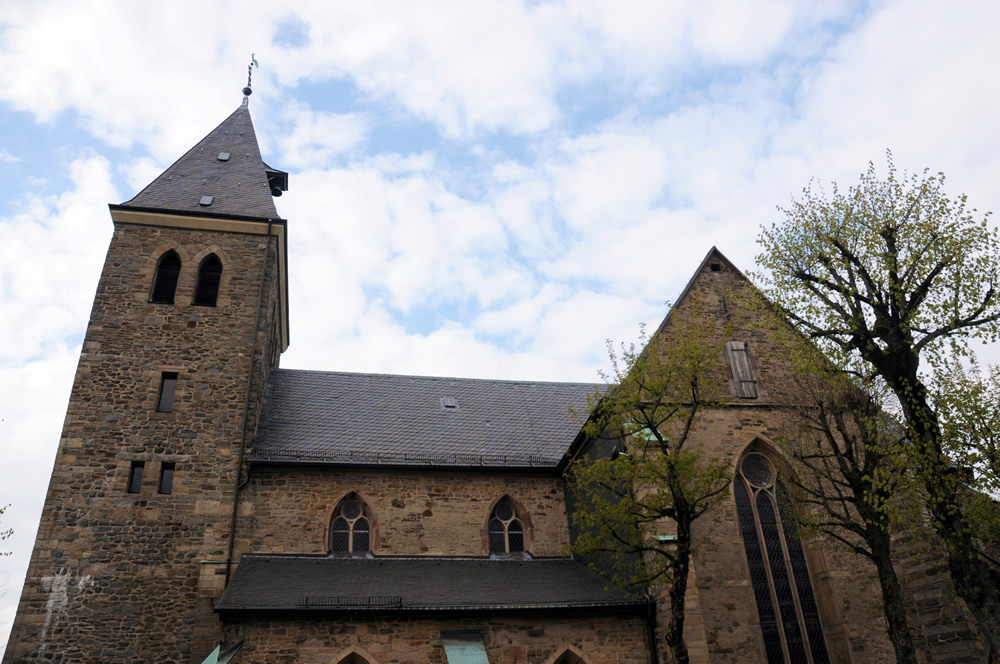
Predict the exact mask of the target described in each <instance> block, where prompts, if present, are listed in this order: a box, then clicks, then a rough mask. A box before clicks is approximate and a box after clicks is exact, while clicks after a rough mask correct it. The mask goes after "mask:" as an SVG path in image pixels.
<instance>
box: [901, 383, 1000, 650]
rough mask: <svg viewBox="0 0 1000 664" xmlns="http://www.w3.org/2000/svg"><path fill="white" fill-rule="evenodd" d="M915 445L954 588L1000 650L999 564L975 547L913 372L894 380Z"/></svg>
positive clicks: (934, 421)
mask: <svg viewBox="0 0 1000 664" xmlns="http://www.w3.org/2000/svg"><path fill="white" fill-rule="evenodd" d="M892 388H893V391H894V392H895V393H896V396H897V397H899V400H900V402H901V404H902V406H903V414H904V416H905V418H906V421H907V424H908V425H909V427H910V431H911V432H912V433H913V437H914V440H913V441H912V442H913V443H914V444H915V445H916V446H918V449H917V450H916V461H917V464H918V467H917V469H916V470H917V471H918V473H919V474H920V477H921V479H922V480H923V484H924V487H925V488H926V490H927V508H928V510H929V511H930V513H931V517H932V525H933V527H934V530H935V531H936V532H937V534H938V535H939V536H940V537H941V539H942V540H943V541H944V544H945V549H946V551H947V556H948V571H949V572H950V573H951V580H952V583H953V584H954V586H955V592H956V594H958V596H959V597H961V598H962V599H963V600H965V603H966V605H967V606H968V607H969V611H971V612H972V615H973V616H975V618H976V622H977V624H978V626H979V629H980V632H982V635H983V636H984V637H985V639H986V641H987V643H988V647H989V650H990V651H991V652H993V653H1000V570H997V569H995V568H993V567H992V566H991V565H990V564H989V563H988V562H987V561H986V559H985V558H983V557H982V556H981V555H979V552H978V551H977V550H976V546H975V538H974V534H973V533H972V531H971V530H970V529H969V525H968V523H967V521H966V519H965V516H964V514H963V513H962V506H961V502H960V498H961V497H960V495H959V492H960V490H961V487H960V485H959V482H958V477H957V475H956V469H955V468H953V467H952V466H951V462H950V459H949V458H948V456H947V455H946V454H945V453H944V450H943V447H942V444H941V428H940V425H939V423H938V421H937V416H936V414H935V413H934V411H933V410H931V408H930V406H929V405H928V401H929V400H928V392H927V388H926V387H925V386H924V385H923V383H922V382H921V381H920V379H919V378H918V377H917V375H916V370H915V367H914V371H913V373H912V374H911V375H910V376H908V377H907V378H905V379H902V380H899V381H895V382H894V384H892Z"/></svg>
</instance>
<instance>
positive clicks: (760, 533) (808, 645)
mask: <svg viewBox="0 0 1000 664" xmlns="http://www.w3.org/2000/svg"><path fill="white" fill-rule="evenodd" d="M733 490H734V493H735V497H736V510H737V512H738V514H739V521H740V531H741V533H742V535H743V546H744V547H745V549H746V555H747V565H748V567H749V570H750V581H751V583H752V585H753V594H754V599H755V601H756V604H757V614H758V616H759V617H760V629H761V634H762V635H763V637H764V650H765V652H766V654H767V661H768V664H786V663H787V664H792V663H795V664H798V663H800V662H802V663H805V664H828V663H829V661H830V658H829V656H828V655H827V652H826V643H825V641H824V639H823V627H822V624H821V622H820V617H819V610H818V609H817V607H816V597H815V595H814V593H813V587H812V582H811V581H810V578H809V568H808V566H807V565H806V558H805V552H804V550H803V548H802V542H801V541H800V539H799V534H798V527H797V525H796V523H795V518H794V515H793V512H792V506H791V504H790V502H789V500H788V496H787V495H786V493H785V491H784V488H783V487H782V485H781V482H780V481H779V479H778V473H777V469H776V467H775V465H774V464H773V463H771V461H770V460H769V459H768V458H767V457H766V456H764V455H763V454H761V453H759V452H758V451H750V452H748V453H746V454H745V455H744V456H743V458H742V459H740V463H739V466H738V471H737V473H736V479H735V481H734V482H733Z"/></svg>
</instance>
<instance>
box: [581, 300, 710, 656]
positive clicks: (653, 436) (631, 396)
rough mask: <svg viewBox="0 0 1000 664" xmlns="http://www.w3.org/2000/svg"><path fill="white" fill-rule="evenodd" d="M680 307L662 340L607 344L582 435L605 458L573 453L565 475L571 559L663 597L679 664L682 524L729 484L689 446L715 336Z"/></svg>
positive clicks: (687, 532)
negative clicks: (593, 560)
mask: <svg viewBox="0 0 1000 664" xmlns="http://www.w3.org/2000/svg"><path fill="white" fill-rule="evenodd" d="M688 309H689V310H688V315H687V316H684V315H683V314H680V312H677V311H676V310H675V312H674V313H672V314H671V317H670V318H669V319H668V326H667V332H666V339H669V343H668V342H667V341H666V339H664V338H662V337H661V336H660V335H657V336H655V337H654V338H653V339H652V340H650V339H647V338H646V335H645V332H644V331H643V332H642V334H641V339H640V346H639V349H637V348H636V346H635V345H625V344H623V345H622V346H621V347H620V350H616V348H615V346H614V345H613V344H612V343H610V342H609V343H608V352H609V355H610V360H611V365H612V370H611V373H610V374H608V375H607V376H605V379H606V380H607V381H608V382H609V383H611V385H610V386H609V388H608V389H607V390H604V391H599V392H598V393H597V394H595V395H594V397H593V399H592V401H591V408H590V412H589V419H588V421H587V424H586V425H585V427H584V431H585V433H586V435H587V436H588V438H589V440H590V442H591V445H592V447H591V448H590V449H592V450H593V449H596V450H604V451H607V450H608V448H609V447H612V448H614V449H613V452H614V453H613V454H612V455H611V456H610V457H609V455H608V454H603V453H596V454H593V455H591V456H590V457H589V458H588V457H587V455H583V456H581V457H580V458H578V459H577V460H575V461H574V463H573V465H572V467H571V469H570V487H571V494H572V495H573V496H574V499H573V500H572V505H573V507H572V508H571V509H572V521H573V524H574V526H575V527H576V529H577V532H578V535H577V537H576V539H575V541H574V544H573V549H574V552H575V553H578V554H585V555H586V554H597V555H599V556H603V560H604V561H605V562H607V565H606V566H604V569H603V570H602V571H604V573H606V574H607V575H608V576H610V577H611V578H612V580H613V581H614V582H615V583H616V584H618V585H619V586H621V587H623V588H626V589H631V590H635V591H638V590H643V591H645V590H646V589H651V590H652V591H653V592H655V593H659V592H662V591H663V590H664V589H666V590H667V595H668V599H669V615H668V617H667V621H666V626H665V628H664V630H663V639H664V642H665V643H666V646H667V648H668V649H669V651H670V653H671V656H672V659H673V661H674V662H677V663H679V664H684V663H686V662H687V661H688V653H687V647H686V645H685V643H684V596H685V593H686V591H687V582H688V572H689V569H690V565H691V554H692V550H693V543H692V527H693V525H694V523H695V521H696V520H697V519H698V518H699V517H701V516H702V515H704V514H705V512H706V511H708V510H709V509H710V508H711V506H712V505H714V504H715V503H716V502H717V500H718V499H719V498H721V497H722V496H723V495H724V493H725V490H726V488H727V487H728V486H729V482H730V479H729V470H728V468H727V467H726V466H725V465H724V464H722V463H721V462H718V461H714V460H711V459H707V458H704V457H703V456H702V455H699V453H698V451H697V450H696V449H692V446H691V445H690V444H689V437H690V433H691V430H692V427H693V426H694V424H695V421H696V419H697V417H698V414H699V412H700V411H701V410H703V409H704V408H706V407H707V406H709V405H710V404H711V403H712V402H713V396H714V395H713V394H712V393H711V385H713V384H717V383H718V381H717V380H715V381H713V380H706V378H708V377H709V376H710V375H711V374H712V373H714V372H716V371H718V370H719V365H720V361H721V359H720V358H721V357H722V346H721V345H720V344H721V342H720V341H718V340H721V339H724V338H725V335H723V334H720V331H719V330H718V329H716V328H715V326H713V325H711V324H708V323H707V322H706V321H705V319H704V318H703V317H701V316H698V315H697V314H696V313H695V315H691V314H692V312H693V311H694V312H696V310H697V307H695V306H693V305H691V306H690V307H689V308H688ZM678 314H679V315H678ZM598 567H600V566H598Z"/></svg>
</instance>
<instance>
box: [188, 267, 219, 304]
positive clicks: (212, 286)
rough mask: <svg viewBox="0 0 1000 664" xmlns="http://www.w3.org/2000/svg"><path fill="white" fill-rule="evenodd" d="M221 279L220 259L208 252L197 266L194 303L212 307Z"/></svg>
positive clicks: (217, 294) (216, 297) (216, 298)
mask: <svg viewBox="0 0 1000 664" xmlns="http://www.w3.org/2000/svg"><path fill="white" fill-rule="evenodd" d="M221 281H222V261H220V260H219V257H218V256H216V255H215V254H209V255H208V256H206V257H205V260H203V261H202V262H201V266H200V267H199V268H198V285H197V287H196V288H195V290H194V303H195V304H197V305H200V306H203V307H214V306H215V303H216V301H217V300H218V299H219V283H220V282H221Z"/></svg>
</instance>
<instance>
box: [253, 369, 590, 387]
mask: <svg viewBox="0 0 1000 664" xmlns="http://www.w3.org/2000/svg"><path fill="white" fill-rule="evenodd" d="M271 373H272V374H276V373H297V374H312V375H323V376H358V377H361V376H367V377H372V378H415V379H419V380H461V381H471V382H478V383H505V384H508V385H523V384H543V385H577V386H582V385H593V386H598V387H600V386H602V385H604V383H600V382H593V383H589V382H584V381H561V380H532V379H520V380H518V379H510V378H469V377H463V376H428V375H421V374H396V373H369V372H364V371H324V370H322V369H288V368H279V369H272V370H271Z"/></svg>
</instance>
